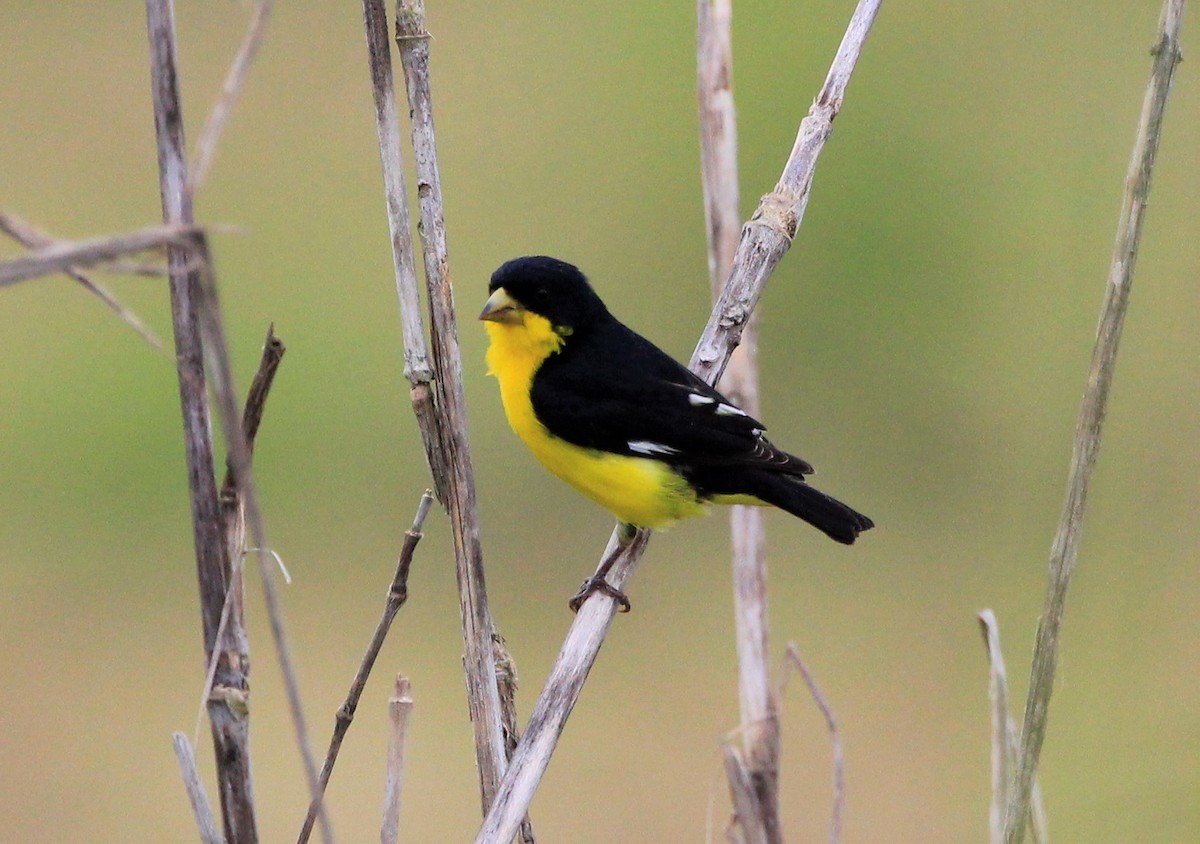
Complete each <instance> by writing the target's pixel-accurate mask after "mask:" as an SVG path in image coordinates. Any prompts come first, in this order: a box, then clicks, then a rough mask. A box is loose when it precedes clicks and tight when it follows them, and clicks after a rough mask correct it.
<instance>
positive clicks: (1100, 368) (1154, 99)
mask: <svg viewBox="0 0 1200 844" xmlns="http://www.w3.org/2000/svg"><path fill="white" fill-rule="evenodd" d="M1184 4H1185V0H1166V2H1165V3H1164V4H1163V10H1162V15H1161V17H1160V19H1159V30H1158V37H1157V39H1156V41H1155V46H1154V50H1153V56H1154V62H1153V68H1152V70H1151V73H1150V82H1149V84H1148V86H1147V88H1146V96H1145V99H1144V100H1143V103H1142V113H1141V117H1140V118H1139V120H1138V129H1137V140H1136V141H1135V143H1134V146H1133V153H1132V156H1131V158H1130V162H1129V171H1128V173H1127V175H1126V177H1125V194H1124V197H1123V198H1122V201H1121V216H1120V220H1119V222H1118V224H1117V237H1116V244H1115V246H1114V248H1113V257H1112V265H1111V268H1110V269H1109V274H1108V283H1107V284H1106V285H1105V290H1104V305H1103V307H1102V309H1101V315H1100V324H1099V327H1098V328H1097V330H1096V345H1095V348H1094V350H1093V352H1092V362H1091V366H1090V367H1089V370H1088V379H1087V389H1086V391H1085V393H1084V397H1083V403H1082V406H1081V407H1080V410H1079V421H1078V423H1077V425H1076V428H1075V444H1074V448H1073V451H1072V455H1071V471H1070V480H1069V482H1068V484H1067V496H1066V502H1065V503H1064V505H1063V511H1062V517H1061V519H1060V521H1059V525H1058V532H1057V533H1056V535H1055V537H1054V545H1053V547H1052V548H1051V551H1050V573H1049V582H1048V584H1047V587H1046V602H1045V608H1044V610H1043V612H1042V618H1041V621H1040V622H1039V623H1038V629H1037V643H1036V645H1035V646H1034V653H1033V668H1032V672H1031V675H1030V683H1029V697H1028V699H1027V701H1026V704H1025V723H1024V726H1023V728H1022V733H1021V755H1020V759H1019V761H1018V765H1017V772H1016V786H1015V788H1014V789H1013V793H1012V796H1011V799H1010V800H1009V804H1008V813H1007V817H1006V821H1005V832H1006V837H1007V841H1008V844H1020V842H1021V841H1022V839H1023V838H1024V836H1025V818H1026V816H1027V815H1028V811H1029V799H1030V793H1031V791H1032V789H1033V778H1034V775H1035V774H1036V773H1037V766H1038V757H1039V755H1040V754H1041V749H1042V742H1043V741H1044V739H1045V737H1046V719H1047V716H1048V708H1049V705H1050V694H1051V692H1052V690H1053V687H1054V671H1055V666H1056V664H1057V662H1058V639H1059V633H1060V630H1061V627H1062V618H1063V612H1064V609H1065V605H1066V598H1067V588H1068V586H1069V584H1070V580H1071V572H1072V570H1073V569H1074V567H1075V561H1076V558H1077V555H1078V551H1079V537H1080V533H1081V531H1082V527H1083V516H1084V511H1085V508H1086V506H1087V494H1088V485H1089V482H1090V480H1091V476H1092V468H1093V467H1094V466H1095V463H1096V456H1097V454H1098V453H1099V451H1100V435H1101V430H1102V428H1103V425H1104V415H1105V411H1106V410H1107V407H1108V393H1109V388H1110V387H1111V385H1112V379H1113V372H1114V370H1115V368H1116V361H1117V349H1118V346H1119V345H1120V340H1121V327H1122V325H1123V323H1124V320H1125V312H1126V310H1127V309H1128V307H1129V290H1130V287H1131V286H1132V284H1133V270H1134V265H1135V263H1136V260H1137V251H1138V244H1139V242H1140V240H1141V236H1142V222H1143V220H1144V218H1145V212H1146V202H1147V199H1148V197H1149V194H1150V176H1151V172H1152V170H1153V168H1154V159H1155V156H1156V155H1157V153H1158V143H1159V139H1160V138H1161V136H1162V122H1163V114H1164V111H1165V110H1166V104H1167V95H1168V94H1169V93H1170V90H1171V82H1172V79H1173V78H1174V76H1175V67H1176V65H1177V64H1178V63H1179V62H1180V60H1181V58H1182V56H1181V54H1180V50H1179V31H1180V28H1181V27H1182V25H1183V9H1184Z"/></svg>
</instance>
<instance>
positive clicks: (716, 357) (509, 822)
mask: <svg viewBox="0 0 1200 844" xmlns="http://www.w3.org/2000/svg"><path fill="white" fill-rule="evenodd" d="M881 2H882V0H860V2H859V4H858V7H857V8H856V9H855V11H854V15H853V17H852V18H851V20H850V25H849V28H848V29H847V31H846V34H845V36H844V37H843V39H842V43H841V45H840V47H839V48H838V52H837V55H836V56H835V58H834V61H833V65H832V67H831V68H830V71H829V75H828V77H827V78H826V80H825V84H824V86H823V87H822V89H821V92H820V94H819V95H818V97H817V101H816V102H815V103H814V104H813V106H812V108H811V109H809V114H808V116H807V117H806V118H805V119H804V120H803V121H801V123H800V131H799V135H798V137H797V139H796V144H795V145H794V147H793V148H792V154H791V156H790V157H789V158H788V162H787V164H786V166H785V167H784V171H783V176H782V177H781V179H780V181H779V183H778V184H777V185H776V187H775V190H774V191H773V192H772V193H770V194H768V195H767V196H766V197H764V198H763V200H762V202H761V203H760V204H759V209H758V211H757V212H756V213H755V215H754V217H753V218H751V221H750V223H749V224H747V226H746V227H745V228H744V229H743V231H742V239H741V242H740V244H739V246H738V250H737V256H736V258H735V260H734V267H733V270H732V271H731V273H730V277H729V280H728V281H727V282H726V285H725V289H724V292H723V293H722V294H721V298H720V300H719V301H718V304H717V306H716V307H714V309H713V312H712V315H711V316H710V317H709V321H708V325H707V326H706V327H705V329H704V333H703V334H702V335H701V338H700V342H699V344H698V345H697V347H696V351H695V352H694V353H693V355H692V360H691V364H690V365H691V369H692V371H693V372H695V373H697V374H698V375H700V376H701V377H703V378H705V379H706V380H707V381H708V382H709V383H710V384H711V383H714V382H715V381H716V380H717V378H719V377H720V374H721V371H722V370H723V369H724V368H725V364H726V363H727V362H728V360H729V355H730V352H731V351H732V349H733V347H734V346H736V345H737V342H738V339H739V337H740V336H741V327H742V326H743V325H744V323H745V321H746V319H747V318H748V317H749V315H750V313H751V312H752V311H753V309H754V306H755V305H756V304H757V302H758V299H759V297H760V296H761V294H762V289H763V287H764V286H765V284H766V282H767V279H768V278H769V277H770V274H771V272H772V271H773V270H774V269H775V267H776V265H778V263H779V261H780V259H782V257H783V255H784V253H785V252H787V250H788V248H789V247H790V246H791V241H792V238H793V237H794V236H795V233H796V228H797V226H799V224H800V220H801V218H802V217H803V214H804V208H805V206H806V205H807V204H808V191H809V187H810V186H811V184H812V173H813V168H814V167H815V166H816V161H817V157H818V155H819V153H820V151H821V148H822V147H823V146H824V143H825V140H826V138H828V137H829V132H830V123H831V122H832V120H833V118H834V117H835V116H836V115H837V113H838V110H839V109H840V108H841V104H842V98H843V97H844V95H845V90H846V85H847V84H848V83H849V81H850V75H851V73H852V72H853V69H854V65H855V63H856V62H857V61H858V56H859V54H860V53H861V52H862V47H863V43H864V42H865V40H866V37H867V33H868V32H870V29H871V24H872V23H873V22H874V20H875V15H876V13H877V12H878V10H879V5H880V3H881ZM649 533H650V532H649V531H638V532H637V533H636V534H635V535H634V537H633V539H632V540H631V541H630V542H629V544H628V546H627V547H626V548H624V549H620V547H619V546H620V543H619V534H618V531H617V530H614V531H613V533H612V536H611V537H610V538H609V541H608V546H607V548H606V549H605V552H604V555H603V556H602V557H601V565H603V564H604V563H605V562H607V560H608V559H609V556H610V555H612V554H614V553H619V557H618V559H617V560H616V561H615V562H614V563H613V565H612V567H611V568H610V569H609V572H608V577H607V580H608V582H609V583H610V584H611V585H613V586H615V587H616V588H617V589H622V588H623V587H624V586H625V584H626V583H627V582H628V580H629V578H630V577H631V576H632V575H633V572H634V569H635V568H636V566H637V563H638V561H639V560H640V559H641V556H642V554H643V552H644V551H645V547H646V543H647V541H648V540H649ZM615 612H616V601H615V600H614V599H613V598H611V597H610V596H608V595H605V594H602V593H599V592H597V593H593V594H592V595H591V596H590V597H589V598H588V599H587V600H586V601H585V602H584V604H583V606H582V607H581V608H580V610H579V612H578V614H577V615H576V616H575V621H574V623H573V624H572V625H571V629H570V631H568V633H567V639H566V641H565V642H564V643H563V646H562V649H561V650H560V651H559V654H558V659H557V660H556V661H555V664H554V667H553V668H552V669H551V672H550V677H549V679H548V680H547V682H546V685H545V687H544V688H543V689H542V692H541V694H540V695H539V697H538V700H537V703H536V704H535V706H534V710H533V714H532V715H531V716H530V718H529V724H528V726H527V727H526V729H525V734H524V735H523V736H522V737H521V741H520V743H519V744H518V745H517V749H516V751H515V752H514V753H513V755H512V759H511V761H510V763H509V768H508V771H507V773H506V774H505V776H504V780H503V781H502V782H501V785H500V790H499V792H498V794H497V796H496V801H495V803H494V804H493V805H492V807H491V809H490V810H489V811H488V815H487V818H486V819H485V821H484V823H483V826H482V828H481V829H480V830H479V834H478V835H477V836H476V839H475V841H476V844H486V842H507V841H508V840H509V839H510V838H511V837H512V835H513V833H514V832H515V831H516V829H517V827H518V826H519V825H520V822H521V818H522V817H524V815H525V812H526V811H527V810H528V808H529V803H530V801H531V800H532V799H533V793H534V791H536V789H537V786H538V783H539V782H541V778H542V775H543V774H544V773H545V771H546V766H547V765H548V764H549V762H550V755H551V754H552V753H553V752H554V747H555V745H556V744H557V742H558V737H559V736H560V735H561V734H562V731H563V727H564V726H565V725H566V721H567V718H568V717H569V716H570V714H571V710H572V709H573V708H574V706H575V702H576V701H577V700H578V699H579V694H580V692H581V691H582V689H583V684H584V683H585V682H586V681H587V675H588V672H589V671H591V668H592V665H593V664H594V663H595V661H596V656H597V655H598V654H599V651H600V645H601V644H602V643H603V641H604V637H605V635H606V634H607V632H608V627H609V625H610V624H611V623H612V619H613V615H614V613H615Z"/></svg>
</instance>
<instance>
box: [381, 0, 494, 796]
mask: <svg viewBox="0 0 1200 844" xmlns="http://www.w3.org/2000/svg"><path fill="white" fill-rule="evenodd" d="M429 42H430V38H429V33H427V32H426V31H425V7H424V3H423V2H422V0H400V2H399V3H398V4H397V7H396V43H397V45H398V47H399V51H400V61H401V64H402V66H403V68H404V80H405V88H406V90H407V93H408V103H409V115H410V117H411V125H412V144H413V159H414V162H415V169H416V175H417V199H418V208H419V210H420V215H421V224H420V225H419V226H418V228H417V231H418V233H419V234H420V237H421V251H422V258H423V264H424V267H425V287H426V290H427V292H428V295H429V322H430V336H431V337H432V350H433V367H434V371H435V372H436V373H437V378H436V380H435V382H434V384H435V387H436V393H437V421H438V440H439V442H440V445H441V449H442V453H443V463H444V466H445V467H446V468H447V469H448V474H447V480H448V481H449V483H448V484H446V492H447V493H448V494H449V500H444V501H443V503H444V504H447V505H448V509H449V512H450V527H451V531H452V533H453V537H454V558H455V564H456V573H457V580H458V594H459V610H460V613H461V618H462V628H463V645H464V651H465V654H464V660H463V663H464V668H465V671H466V677H467V702H468V706H469V708H470V711H471V724H472V726H473V727H474V730H475V756H476V762H477V764H478V766H479V788H480V797H481V806H482V809H483V811H484V812H486V811H487V809H488V807H489V806H491V805H492V800H493V798H494V797H495V794H496V788H497V786H498V785H499V784H500V777H501V776H502V775H503V774H504V769H505V767H506V765H507V762H508V757H507V755H506V754H505V752H504V717H503V712H502V706H501V703H500V698H499V688H498V685H497V672H496V659H495V648H496V646H497V645H501V646H502V643H503V640H500V639H498V637H497V636H496V631H495V625H494V624H493V621H492V618H491V615H490V613H489V612H488V603H487V585H486V581H485V578H484V569H483V547H482V544H481V542H480V536H479V511H478V507H477V504H476V500H475V474H474V467H473V465H472V462H471V444H470V439H469V437H468V436H467V403H466V396H465V393H464V391H463V378H462V355H461V353H460V351H459V346H458V327H457V324H456V321H455V312H454V290H453V286H452V284H451V280H450V266H449V258H448V255H447V249H446V222H445V219H444V210H443V205H442V183H441V176H440V174H439V173H438V159H437V140H436V136H435V132H434V125H433V97H432V92H431V89H430V81H429Z"/></svg>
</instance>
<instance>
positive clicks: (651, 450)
mask: <svg viewBox="0 0 1200 844" xmlns="http://www.w3.org/2000/svg"><path fill="white" fill-rule="evenodd" d="M626 445H627V446H629V450H630V451H636V452H637V453H638V454H678V453H679V449H677V448H671V446H669V445H663V444H662V443H656V442H651V441H650V440H630V441H629V442H627V443H626Z"/></svg>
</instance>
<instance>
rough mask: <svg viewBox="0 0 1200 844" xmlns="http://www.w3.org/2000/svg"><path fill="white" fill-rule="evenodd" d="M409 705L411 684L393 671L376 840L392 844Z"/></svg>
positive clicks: (397, 827)
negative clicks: (382, 788)
mask: <svg viewBox="0 0 1200 844" xmlns="http://www.w3.org/2000/svg"><path fill="white" fill-rule="evenodd" d="M412 708H413V699H412V685H411V684H410V683H409V681H408V678H407V677H404V676H402V675H396V690H395V693H394V694H393V695H392V697H391V698H390V699H389V700H388V756H387V784H386V791H385V792H384V798H383V824H382V826H381V827H380V830H379V840H380V844H396V843H397V842H398V841H399V840H400V791H401V789H402V788H403V786H404V747H405V744H406V741H407V738H408V719H409V717H410V716H411V714H412Z"/></svg>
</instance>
